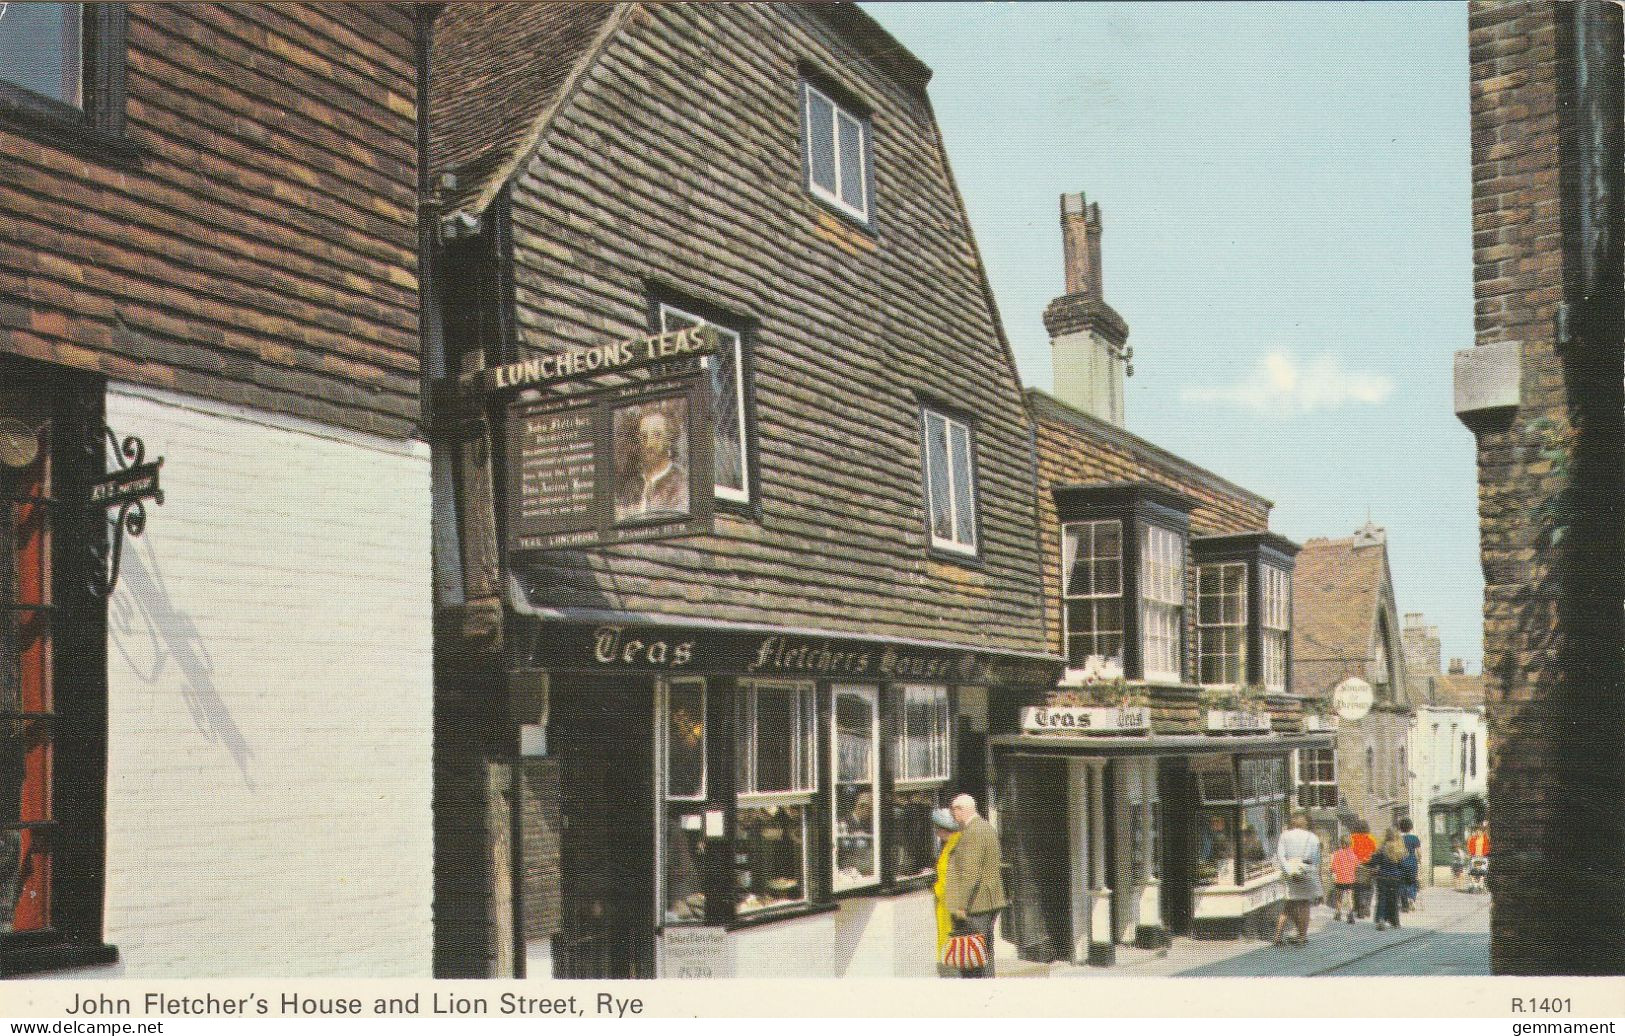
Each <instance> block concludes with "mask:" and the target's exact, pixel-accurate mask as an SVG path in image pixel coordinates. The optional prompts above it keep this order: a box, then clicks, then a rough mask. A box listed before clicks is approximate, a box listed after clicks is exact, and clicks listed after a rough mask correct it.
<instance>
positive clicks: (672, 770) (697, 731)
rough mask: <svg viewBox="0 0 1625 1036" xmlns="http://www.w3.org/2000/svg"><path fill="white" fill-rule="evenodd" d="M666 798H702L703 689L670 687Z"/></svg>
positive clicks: (696, 685)
mask: <svg viewBox="0 0 1625 1036" xmlns="http://www.w3.org/2000/svg"><path fill="white" fill-rule="evenodd" d="M666 794H667V795H668V796H670V797H672V798H703V797H704V796H705V688H704V686H703V685H700V684H692V683H687V684H673V685H672V686H671V688H670V689H669V690H668V692H667V697H666Z"/></svg>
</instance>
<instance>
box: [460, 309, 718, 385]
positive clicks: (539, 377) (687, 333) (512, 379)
mask: <svg viewBox="0 0 1625 1036" xmlns="http://www.w3.org/2000/svg"><path fill="white" fill-rule="evenodd" d="M716 349H717V331H716V328H713V327H708V326H705V325H700V326H698V327H685V328H683V329H682V330H680V331H668V332H666V333H665V334H658V335H646V336H644V337H642V338H634V339H632V340H631V341H626V342H611V343H609V344H606V345H595V346H592V347H590V348H587V349H567V350H565V351H563V352H558V353H551V354H549V355H546V356H533V357H530V358H528V359H524V360H518V361H516V362H514V363H504V364H499V365H497V366H495V367H489V368H487V369H485V370H482V371H476V372H475V373H473V374H469V375H466V376H465V377H464V378H463V379H462V387H463V389H464V390H465V391H472V392H474V393H484V394H485V395H488V396H490V395H501V394H504V393H510V392H519V391H522V390H525V389H536V388H546V387H548V386H551V385H561V384H565V383H568V382H572V381H579V380H581V379H582V378H588V377H594V376H597V375H600V374H618V373H621V372H623V371H632V370H638V369H640V368H645V367H652V366H658V365H662V364H669V363H672V362H675V361H680V360H684V359H692V358H695V357H699V356H704V355H707V354H709V353H714V352H716Z"/></svg>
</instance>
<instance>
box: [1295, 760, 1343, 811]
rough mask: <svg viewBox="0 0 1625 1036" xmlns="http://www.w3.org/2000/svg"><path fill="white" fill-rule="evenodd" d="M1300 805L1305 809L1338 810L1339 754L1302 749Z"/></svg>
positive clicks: (1299, 776)
mask: <svg viewBox="0 0 1625 1036" xmlns="http://www.w3.org/2000/svg"><path fill="white" fill-rule="evenodd" d="M1297 759H1298V781H1297V784H1298V805H1300V806H1302V807H1303V808H1305V809H1336V808H1337V752H1336V750H1335V749H1331V748H1300V749H1298V753H1297Z"/></svg>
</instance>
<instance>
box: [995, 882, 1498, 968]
mask: <svg viewBox="0 0 1625 1036" xmlns="http://www.w3.org/2000/svg"><path fill="white" fill-rule="evenodd" d="M1000 948H1001V950H1002V949H1005V948H1006V947H1000ZM1007 959H1008V958H1001V959H1000V967H999V976H1000V977H1001V978H1002V977H1032V978H1042V977H1050V978H1092V977H1093V978H1098V977H1106V978H1110V977H1125V976H1141V975H1166V976H1190V977H1200V976H1242V975H1254V976H1291V975H1304V976H1310V975H1488V974H1489V973H1490V897H1489V896H1488V895H1487V894H1484V893H1476V894H1475V893H1467V892H1457V891H1455V890H1453V889H1451V888H1450V887H1448V886H1438V887H1433V888H1424V889H1423V890H1422V894H1421V897H1420V901H1419V904H1418V909H1416V910H1414V911H1410V912H1408V913H1404V914H1401V915H1400V927H1399V928H1396V929H1387V930H1384V931H1380V932H1379V931H1377V929H1376V927H1375V925H1373V924H1372V923H1371V922H1370V921H1356V922H1355V923H1354V924H1352V925H1351V924H1348V923H1346V922H1343V921H1334V920H1333V919H1332V911H1331V909H1330V908H1328V907H1323V906H1317V907H1315V908H1314V911H1313V913H1312V914H1311V916H1310V924H1309V941H1308V943H1307V944H1305V945H1303V946H1276V945H1275V944H1273V943H1269V942H1260V941H1258V940H1256V939H1214V940H1207V939H1201V940H1199V939H1187V938H1176V939H1175V940H1174V941H1173V945H1171V946H1169V947H1167V948H1165V949H1161V950H1142V949H1138V948H1135V947H1132V946H1119V947H1118V948H1117V963H1116V964H1114V965H1113V966H1111V967H1107V968H1091V967H1087V966H1081V965H1075V964H1060V963H1057V964H1049V965H1043V964H1032V963H1029V962H1026V961H1011V962H1010V964H1009V965H1008V966H1006V965H1005V960H1007Z"/></svg>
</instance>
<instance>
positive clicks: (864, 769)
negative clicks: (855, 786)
mask: <svg viewBox="0 0 1625 1036" xmlns="http://www.w3.org/2000/svg"><path fill="white" fill-rule="evenodd" d="M873 694H874V692H873V691H860V690H845V691H839V692H837V693H836V695H835V779H836V780H837V781H866V780H869V779H871V778H872V777H873V776H874V773H875V755H874V736H875V722H874V698H873Z"/></svg>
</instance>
